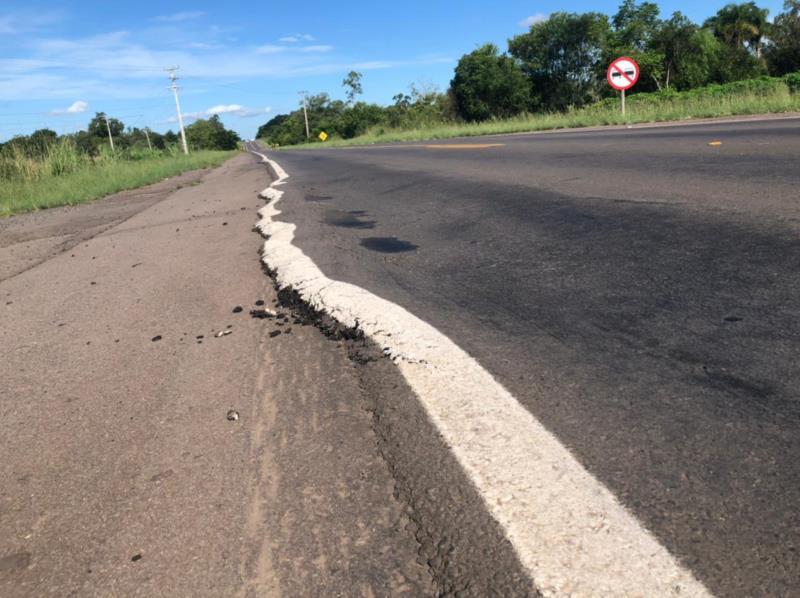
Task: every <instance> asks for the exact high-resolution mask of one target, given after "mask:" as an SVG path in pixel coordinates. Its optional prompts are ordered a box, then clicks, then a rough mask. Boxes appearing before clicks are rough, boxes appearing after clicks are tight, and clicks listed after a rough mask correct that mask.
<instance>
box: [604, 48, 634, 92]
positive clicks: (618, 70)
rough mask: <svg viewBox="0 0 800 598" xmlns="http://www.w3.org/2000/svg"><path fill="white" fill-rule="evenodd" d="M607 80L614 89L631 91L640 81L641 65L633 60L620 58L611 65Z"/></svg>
mask: <svg viewBox="0 0 800 598" xmlns="http://www.w3.org/2000/svg"><path fill="white" fill-rule="evenodd" d="M606 79H608V84H609V85H610V86H611V87H613V88H614V89H618V90H620V91H625V90H626V89H630V88H631V87H633V86H634V84H635V83H636V82H637V81H638V80H639V65H638V64H636V61H635V60H633V58H628V57H627V56H620V57H619V58H617V59H616V60H615V61H614V62H612V63H611V64H610V65H609V67H608V72H606Z"/></svg>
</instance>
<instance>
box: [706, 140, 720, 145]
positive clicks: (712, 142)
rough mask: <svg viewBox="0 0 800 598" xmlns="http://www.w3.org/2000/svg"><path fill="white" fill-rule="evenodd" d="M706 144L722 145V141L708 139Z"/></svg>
mask: <svg viewBox="0 0 800 598" xmlns="http://www.w3.org/2000/svg"><path fill="white" fill-rule="evenodd" d="M708 145H713V146H717V145H722V142H721V141H709V142H708Z"/></svg>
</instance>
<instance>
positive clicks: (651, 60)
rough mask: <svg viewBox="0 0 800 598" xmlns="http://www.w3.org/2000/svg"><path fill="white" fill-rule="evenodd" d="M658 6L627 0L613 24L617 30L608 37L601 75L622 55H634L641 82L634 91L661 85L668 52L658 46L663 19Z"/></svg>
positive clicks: (655, 87)
mask: <svg viewBox="0 0 800 598" xmlns="http://www.w3.org/2000/svg"><path fill="white" fill-rule="evenodd" d="M658 14H659V10H658V6H657V5H656V4H654V3H652V2H642V3H641V4H636V1H635V0H624V1H623V3H622V4H621V5H620V7H619V10H618V11H617V14H615V15H614V16H613V17H612V19H611V23H612V24H613V26H614V29H613V31H612V32H611V34H610V35H609V36H608V40H607V45H606V48H605V51H604V52H603V60H602V63H601V64H600V65H598V66H599V72H598V76H603V75H604V74H605V71H606V69H607V67H608V65H609V64H610V63H611V61H612V60H614V59H615V58H618V57H619V56H630V57H631V58H633V59H634V60H635V61H636V62H637V64H638V65H639V70H640V75H639V82H638V83H637V84H636V88H635V89H634V91H655V90H656V89H660V88H661V80H662V77H663V72H664V54H663V53H662V52H661V51H660V50H659V49H658V48H657V47H656V46H655V45H654V43H653V40H654V39H655V38H656V37H657V36H658V34H659V31H660V29H661V24H662V21H661V20H660V19H659V18H658Z"/></svg>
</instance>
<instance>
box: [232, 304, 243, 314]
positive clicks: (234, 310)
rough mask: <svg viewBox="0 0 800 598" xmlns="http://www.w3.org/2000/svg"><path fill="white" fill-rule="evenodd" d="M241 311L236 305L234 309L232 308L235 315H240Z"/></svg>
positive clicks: (239, 306)
mask: <svg viewBox="0 0 800 598" xmlns="http://www.w3.org/2000/svg"><path fill="white" fill-rule="evenodd" d="M242 309H243V308H242V306H241V305H237V306H236V307H234V308H233V313H235V314H239V313H242Z"/></svg>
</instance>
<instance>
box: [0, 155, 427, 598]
mask: <svg viewBox="0 0 800 598" xmlns="http://www.w3.org/2000/svg"><path fill="white" fill-rule="evenodd" d="M269 181H270V179H269V175H268V173H267V172H266V170H265V169H264V168H263V167H262V166H261V165H260V164H257V163H256V162H255V161H254V160H253V158H252V157H251V156H249V155H241V156H239V157H237V158H234V159H233V160H231V161H229V162H227V163H226V164H224V165H223V166H222V167H220V168H219V169H216V170H214V171H213V172H204V173H190V174H187V175H183V176H182V177H179V178H176V179H171V180H169V181H165V182H163V183H159V184H158V185H155V186H152V187H149V188H145V189H141V190H137V191H134V192H126V193H123V194H120V195H118V196H115V197H111V198H108V199H106V200H103V201H98V202H93V203H90V204H86V205H84V206H81V207H78V208H63V209H62V208H59V209H54V210H47V211H43V212H39V213H35V214H29V215H25V216H19V217H14V218H11V219H8V220H4V221H2V222H0V354H1V355H2V359H0V596H2V597H3V598H6V597H8V598H16V597H18V596H25V597H34V596H35V597H37V598H38V597H42V596H187V597H188V596H209V597H211V596H305V595H317V596H322V595H348V596H351V595H358V596H390V595H391V596H394V595H408V596H421V595H431V594H433V593H434V589H433V584H432V580H431V577H430V574H429V572H428V568H427V566H426V563H425V560H424V559H422V558H421V557H420V547H419V544H418V542H417V540H416V535H417V525H416V524H415V523H414V522H413V521H412V519H411V517H410V514H409V512H408V508H407V506H406V504H405V503H404V502H403V501H402V500H400V499H399V498H396V497H395V496H394V493H395V481H394V478H393V476H392V475H391V472H390V470H389V467H388V466H387V463H386V462H385V461H384V459H383V458H382V456H381V453H380V450H379V445H378V444H379V439H378V438H377V437H376V435H375V434H374V432H373V428H372V415H371V414H370V412H369V411H367V408H368V407H369V405H368V404H367V403H366V402H365V400H364V398H363V394H362V390H361V386H360V379H359V376H358V374H357V372H356V371H355V368H354V367H353V365H352V362H351V361H350V360H349V359H348V356H347V353H346V350H345V348H344V347H342V346H339V343H337V342H336V341H331V340H328V339H326V338H325V337H323V336H322V335H321V334H320V333H319V332H318V331H317V330H316V329H314V328H313V327H311V326H304V325H300V324H298V323H295V322H294V320H293V319H291V318H289V319H288V320H287V321H285V322H283V321H281V322H278V321H276V320H275V319H264V320H260V319H254V318H251V317H250V316H249V314H248V312H249V310H250V309H252V308H254V307H255V305H254V304H255V302H256V301H258V300H264V301H266V302H267V305H270V306H271V305H272V304H273V301H275V293H274V289H273V287H272V284H271V281H269V279H268V278H267V277H266V276H265V275H264V273H263V271H262V269H261V263H260V256H259V253H258V251H259V249H260V247H261V245H262V239H261V237H260V236H259V235H258V234H256V233H255V232H253V231H252V227H253V224H254V223H255V222H256V220H257V215H256V210H257V208H259V207H261V206H262V205H263V201H262V200H260V199H258V197H257V194H258V192H259V191H260V190H261V189H263V188H264V187H265V186H266V185H267V184H268V183H269ZM236 306H241V307H242V308H243V309H242V310H241V311H239V313H234V312H233V310H234V308H235V307H236ZM225 329H229V330H231V331H232V332H231V334H228V335H225V336H222V337H219V338H218V337H217V336H216V334H217V333H219V332H220V331H221V330H225ZM229 410H234V411H237V412H238V414H239V418H238V420H236V421H229V419H228V418H227V414H228V411H229Z"/></svg>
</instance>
